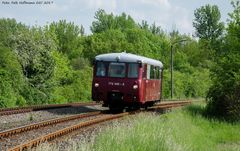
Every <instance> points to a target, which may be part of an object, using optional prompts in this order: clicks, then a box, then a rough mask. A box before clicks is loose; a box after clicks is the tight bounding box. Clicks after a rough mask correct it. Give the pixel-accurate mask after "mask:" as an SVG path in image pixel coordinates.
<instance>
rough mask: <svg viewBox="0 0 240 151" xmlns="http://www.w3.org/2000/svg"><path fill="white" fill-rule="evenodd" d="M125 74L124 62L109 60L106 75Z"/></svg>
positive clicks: (116, 76)
mask: <svg viewBox="0 0 240 151" xmlns="http://www.w3.org/2000/svg"><path fill="white" fill-rule="evenodd" d="M125 76H126V64H125V63H115V62H111V63H110V64H109V68H108V77H113V78H124V77H125Z"/></svg>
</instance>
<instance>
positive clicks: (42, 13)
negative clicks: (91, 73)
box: [0, 0, 232, 35]
mask: <svg viewBox="0 0 240 151" xmlns="http://www.w3.org/2000/svg"><path fill="white" fill-rule="evenodd" d="M12 1H13V2H14V1H17V2H20V1H22V2H23V1H27V2H30V1H35V2H36V0H0V17H1V18H2V17H4V18H15V19H16V20H17V21H19V22H23V23H25V24H27V25H40V26H42V25H45V24H48V23H50V22H53V21H58V20H60V19H66V20H67V21H72V22H74V23H75V24H77V25H83V26H84V28H85V31H86V33H87V34H90V33H91V32H90V29H89V28H90V25H91V23H92V21H93V20H94V13H95V12H96V11H97V10H98V9H104V10H105V11H106V12H107V13H110V12H112V13H113V14H115V15H118V14H121V13H122V12H125V13H126V14H129V15H130V16H132V17H133V18H134V20H135V21H137V22H141V21H142V20H146V21H148V23H149V24H152V23H153V22H155V23H156V24H157V25H159V26H161V27H162V29H163V30H165V31H171V30H172V29H177V30H179V31H180V33H186V34H190V35H191V34H192V33H193V32H194V28H193V27H192V20H193V18H194V15H193V12H194V10H195V9H196V8H199V7H200V6H202V5H205V4H216V5H218V6H219V9H220V11H221V14H222V21H224V22H226V19H227V18H228V15H227V14H228V13H229V12H231V11H232V6H231V4H230V0H43V1H49V2H50V3H51V4H38V5H37V4H35V5H34V4H11V2H12ZM38 1H41V0H38ZM4 2H10V4H4Z"/></svg>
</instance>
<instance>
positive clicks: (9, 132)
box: [0, 111, 101, 140]
mask: <svg viewBox="0 0 240 151" xmlns="http://www.w3.org/2000/svg"><path fill="white" fill-rule="evenodd" d="M99 114H101V112H100V111H97V112H90V113H85V114H78V115H72V116H67V117H63V118H56V119H51V120H47V121H43V122H38V123H33V124H29V125H25V126H21V127H17V128H13V129H9V130H5V131H1V132H0V140H1V138H4V137H9V136H12V135H16V134H18V133H22V132H26V131H30V130H33V129H38V128H40V127H44V126H48V125H54V124H57V123H62V122H67V121H71V120H75V119H80V118H86V117H91V116H95V115H99Z"/></svg>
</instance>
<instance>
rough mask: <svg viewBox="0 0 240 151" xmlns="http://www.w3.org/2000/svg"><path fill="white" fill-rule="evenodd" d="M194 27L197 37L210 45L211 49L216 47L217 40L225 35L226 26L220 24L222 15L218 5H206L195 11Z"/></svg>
mask: <svg viewBox="0 0 240 151" xmlns="http://www.w3.org/2000/svg"><path fill="white" fill-rule="evenodd" d="M194 16H195V19H194V21H193V27H195V29H196V36H197V37H199V38H200V40H203V41H205V42H207V44H208V43H209V44H210V46H209V47H210V49H212V48H214V46H216V45H217V44H216V42H217V40H218V39H219V38H220V36H221V35H222V33H223V29H224V24H223V22H220V18H221V14H220V11H219V9H218V6H216V5H213V6H211V5H209V4H207V5H205V6H202V7H200V8H198V9H196V10H195V11H194Z"/></svg>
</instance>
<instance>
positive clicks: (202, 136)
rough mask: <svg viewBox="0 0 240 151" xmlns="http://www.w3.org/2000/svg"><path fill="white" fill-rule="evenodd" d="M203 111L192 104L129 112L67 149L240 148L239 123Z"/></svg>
mask: <svg viewBox="0 0 240 151" xmlns="http://www.w3.org/2000/svg"><path fill="white" fill-rule="evenodd" d="M202 113H203V107H202V106H199V105H191V106H189V107H186V108H184V109H178V110H174V111H172V112H170V113H167V114H164V115H159V114H158V113H141V114H139V115H136V116H130V117H127V118H126V120H124V121H123V122H116V123H115V124H113V125H112V126H109V127H108V128H106V129H105V130H103V131H102V132H101V133H100V134H98V135H97V136H96V138H95V139H93V140H92V141H91V142H88V141H85V142H80V141H79V142H73V143H72V144H73V145H72V146H71V147H70V148H69V149H68V150H74V151H77V150H93V151H113V150H114V151H219V150H220V151H240V124H237V123H236V124H229V123H225V122H223V121H221V122H220V121H217V120H213V119H212V120H209V119H206V118H205V117H203V116H202Z"/></svg>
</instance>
